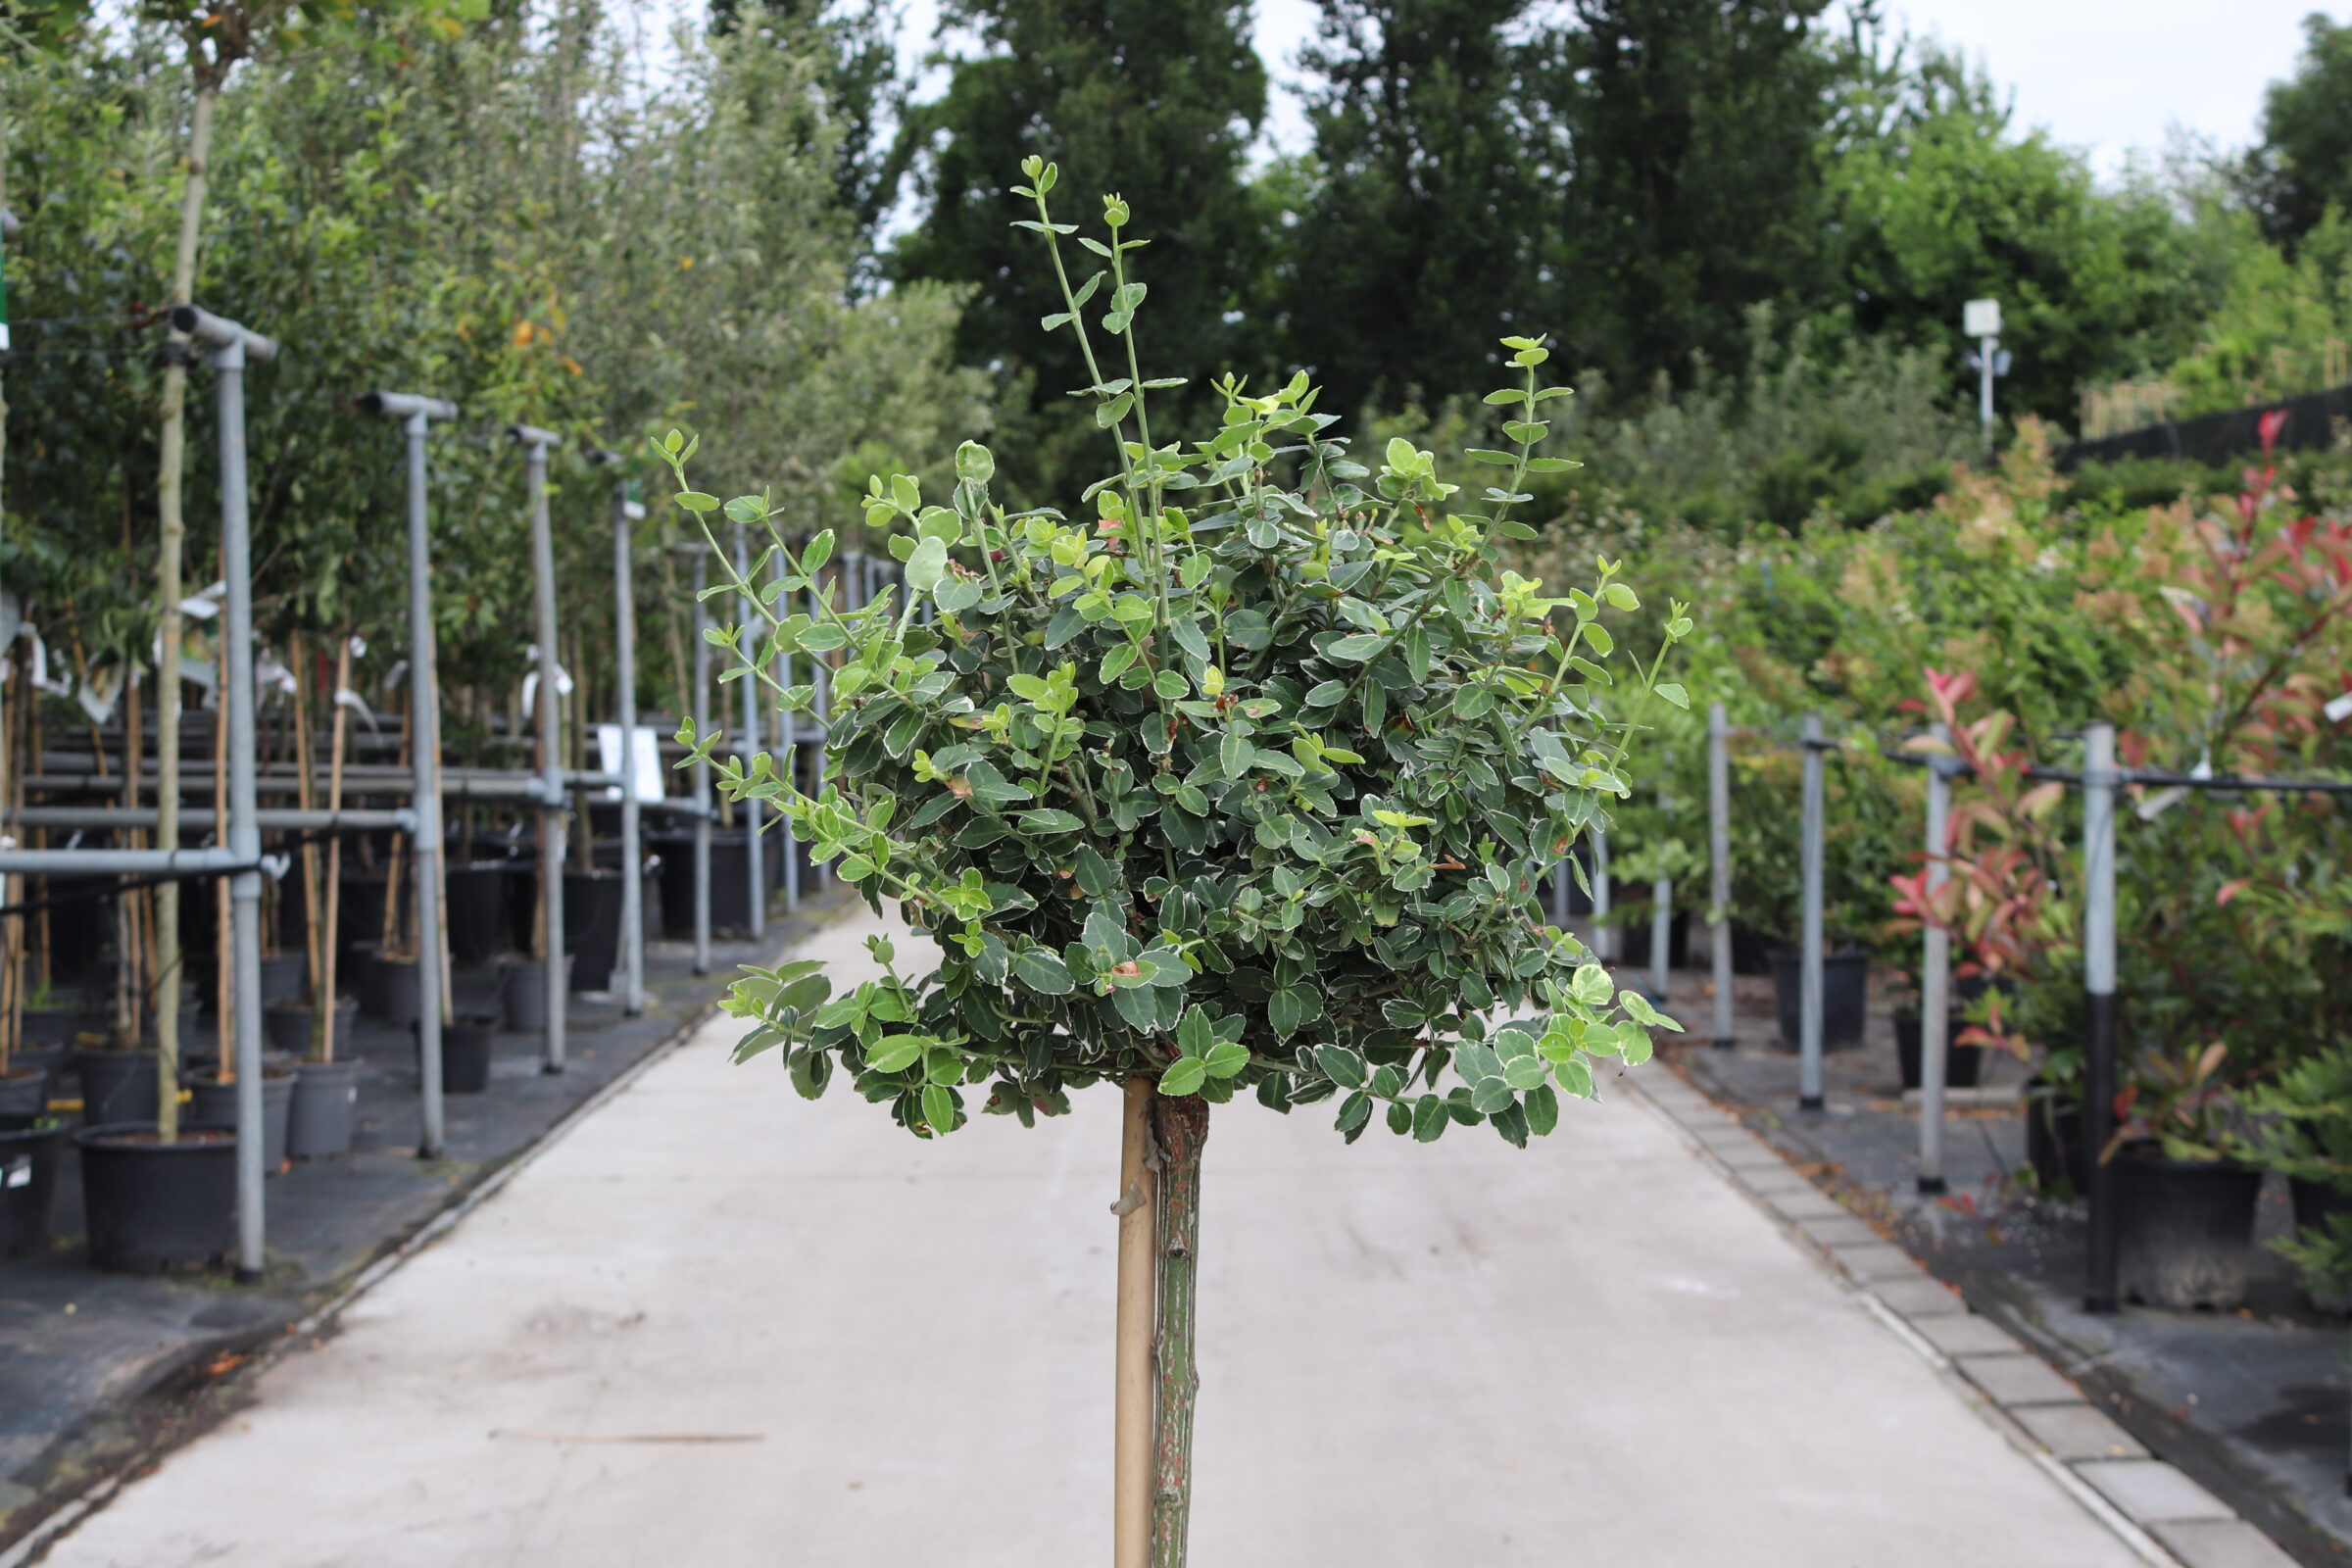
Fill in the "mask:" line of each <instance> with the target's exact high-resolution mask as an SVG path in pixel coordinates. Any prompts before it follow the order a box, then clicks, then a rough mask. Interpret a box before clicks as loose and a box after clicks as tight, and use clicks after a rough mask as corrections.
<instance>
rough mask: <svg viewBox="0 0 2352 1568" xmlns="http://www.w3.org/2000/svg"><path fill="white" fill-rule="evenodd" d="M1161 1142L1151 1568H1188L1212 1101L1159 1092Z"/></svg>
mask: <svg viewBox="0 0 2352 1568" xmlns="http://www.w3.org/2000/svg"><path fill="white" fill-rule="evenodd" d="M1152 1131H1153V1133H1154V1134H1155V1135H1156V1137H1157V1139H1158V1143H1159V1158H1160V1172H1159V1325H1158V1336H1157V1344H1156V1346H1155V1356H1154V1372H1155V1374H1156V1378H1157V1382H1158V1389H1157V1408H1156V1411H1155V1414H1154V1417H1153V1422H1152V1458H1153V1471H1154V1475H1153V1479H1152V1568H1184V1563H1185V1560H1186V1554H1187V1538H1188V1533H1189V1530H1190V1526H1191V1522H1192V1508H1193V1404H1194V1401H1195V1399H1196V1398H1197V1397H1198V1396H1199V1394H1200V1390H1201V1371H1200V1367H1199V1365H1198V1364H1197V1363H1196V1361H1195V1360H1194V1356H1193V1329H1194V1315H1193V1308H1194V1294H1195V1289H1196V1286H1197V1284H1198V1280H1199V1257H1200V1244H1201V1145H1202V1144H1203V1143H1205V1142H1206V1141H1207V1139H1208V1102H1207V1101H1205V1100H1202V1099H1201V1097H1200V1096H1198V1095H1157V1096H1155V1097H1154V1098H1153V1101H1152Z"/></svg>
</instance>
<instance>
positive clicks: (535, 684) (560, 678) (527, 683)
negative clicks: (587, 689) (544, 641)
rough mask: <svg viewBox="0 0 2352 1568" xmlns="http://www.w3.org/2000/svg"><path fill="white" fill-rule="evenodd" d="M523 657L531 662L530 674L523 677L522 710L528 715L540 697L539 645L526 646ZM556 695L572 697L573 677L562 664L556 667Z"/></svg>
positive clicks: (527, 644)
mask: <svg viewBox="0 0 2352 1568" xmlns="http://www.w3.org/2000/svg"><path fill="white" fill-rule="evenodd" d="M522 657H523V658H525V659H527V660H529V661H530V662H531V669H530V671H529V673H527V674H525V675H524V676H523V677H522V711H524V712H526V713H527V712H529V711H531V710H532V708H533V706H534V705H535V704H536V703H537V701H538V697H539V668H538V665H539V645H538V644H537V643H526V644H524V645H523V650H522ZM556 695H557V696H558V697H569V696H570V695H571V675H570V672H569V671H567V670H565V669H564V666H563V665H562V664H558V665H557V666H556Z"/></svg>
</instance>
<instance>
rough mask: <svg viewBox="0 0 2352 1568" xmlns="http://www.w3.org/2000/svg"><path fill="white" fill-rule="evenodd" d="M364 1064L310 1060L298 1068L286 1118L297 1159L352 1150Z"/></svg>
mask: <svg viewBox="0 0 2352 1568" xmlns="http://www.w3.org/2000/svg"><path fill="white" fill-rule="evenodd" d="M359 1105H360V1064H359V1063H358V1062H356V1061H306V1062H304V1063H303V1064H302V1065H301V1066H300V1067H298V1068H296V1069H295V1073H294V1103H293V1107H292V1114H291V1115H289V1116H288V1118H287V1122H286V1152H287V1153H289V1154H292V1155H293V1156H294V1157H295V1158H297V1159H331V1158H333V1157H334V1156H335V1155H337V1154H347V1153H349V1152H351V1135H352V1130H353V1128H354V1126H355V1125H356V1124H357V1121H358V1118H359Z"/></svg>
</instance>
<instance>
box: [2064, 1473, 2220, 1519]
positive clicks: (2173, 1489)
mask: <svg viewBox="0 0 2352 1568" xmlns="http://www.w3.org/2000/svg"><path fill="white" fill-rule="evenodd" d="M2075 1474H2077V1475H2079V1476H2081V1477H2082V1479H2083V1480H2085V1481H2087V1482H2089V1483H2090V1484H2091V1485H2092V1486H2093V1487H2096V1488H2097V1489H2098V1490H2099V1494H2100V1495H2102V1496H2104V1497H2105V1498H2106V1499H2107V1500H2108V1501H2109V1502H2112V1503H2114V1504H2115V1505H2116V1506H2117V1507H2118V1508H2121V1509H2123V1510H2124V1512H2125V1513H2127V1514H2129V1515H2131V1518H2132V1520H2133V1521H2134V1522H2136V1523H2139V1524H2143V1525H2144V1524H2156V1523H2159V1522H2164V1523H2171V1522H2174V1521H2178V1520H2183V1519H2235V1518H2236V1515H2235V1513H2233V1512H2232V1511H2231V1510H2230V1508H2229V1504H2227V1503H2225V1502H2223V1501H2222V1499H2221V1498H2219V1497H2217V1496H2215V1495H2213V1494H2212V1493H2210V1492H2207V1491H2206V1490H2205V1489H2204V1488H2203V1487H2200V1486H2198V1485H2197V1484H2196V1483H2195V1482H2194V1481H2191V1480H2189V1479H2188V1477H2186V1476H2184V1475H2182V1474H2181V1473H2180V1471H2178V1470H2176V1469H2174V1468H2173V1467H2172V1466H2171V1465H2169V1464H2166V1463H2165V1462H2164V1461H2163V1460H2162V1459H2090V1460H2085V1461H2083V1462H2082V1463H2080V1464H2077V1465H2076V1466H2075Z"/></svg>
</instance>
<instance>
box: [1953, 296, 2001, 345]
mask: <svg viewBox="0 0 2352 1568" xmlns="http://www.w3.org/2000/svg"><path fill="white" fill-rule="evenodd" d="M1960 330H1961V332H1962V333H1964V334H1965V335H1967V336H1969V337H1999V336H2000V335H2001V302H2000V301H1999V300H1970V301H1969V302H1968V303H1967V304H1966V305H1963V306H1962V307H1960Z"/></svg>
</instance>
